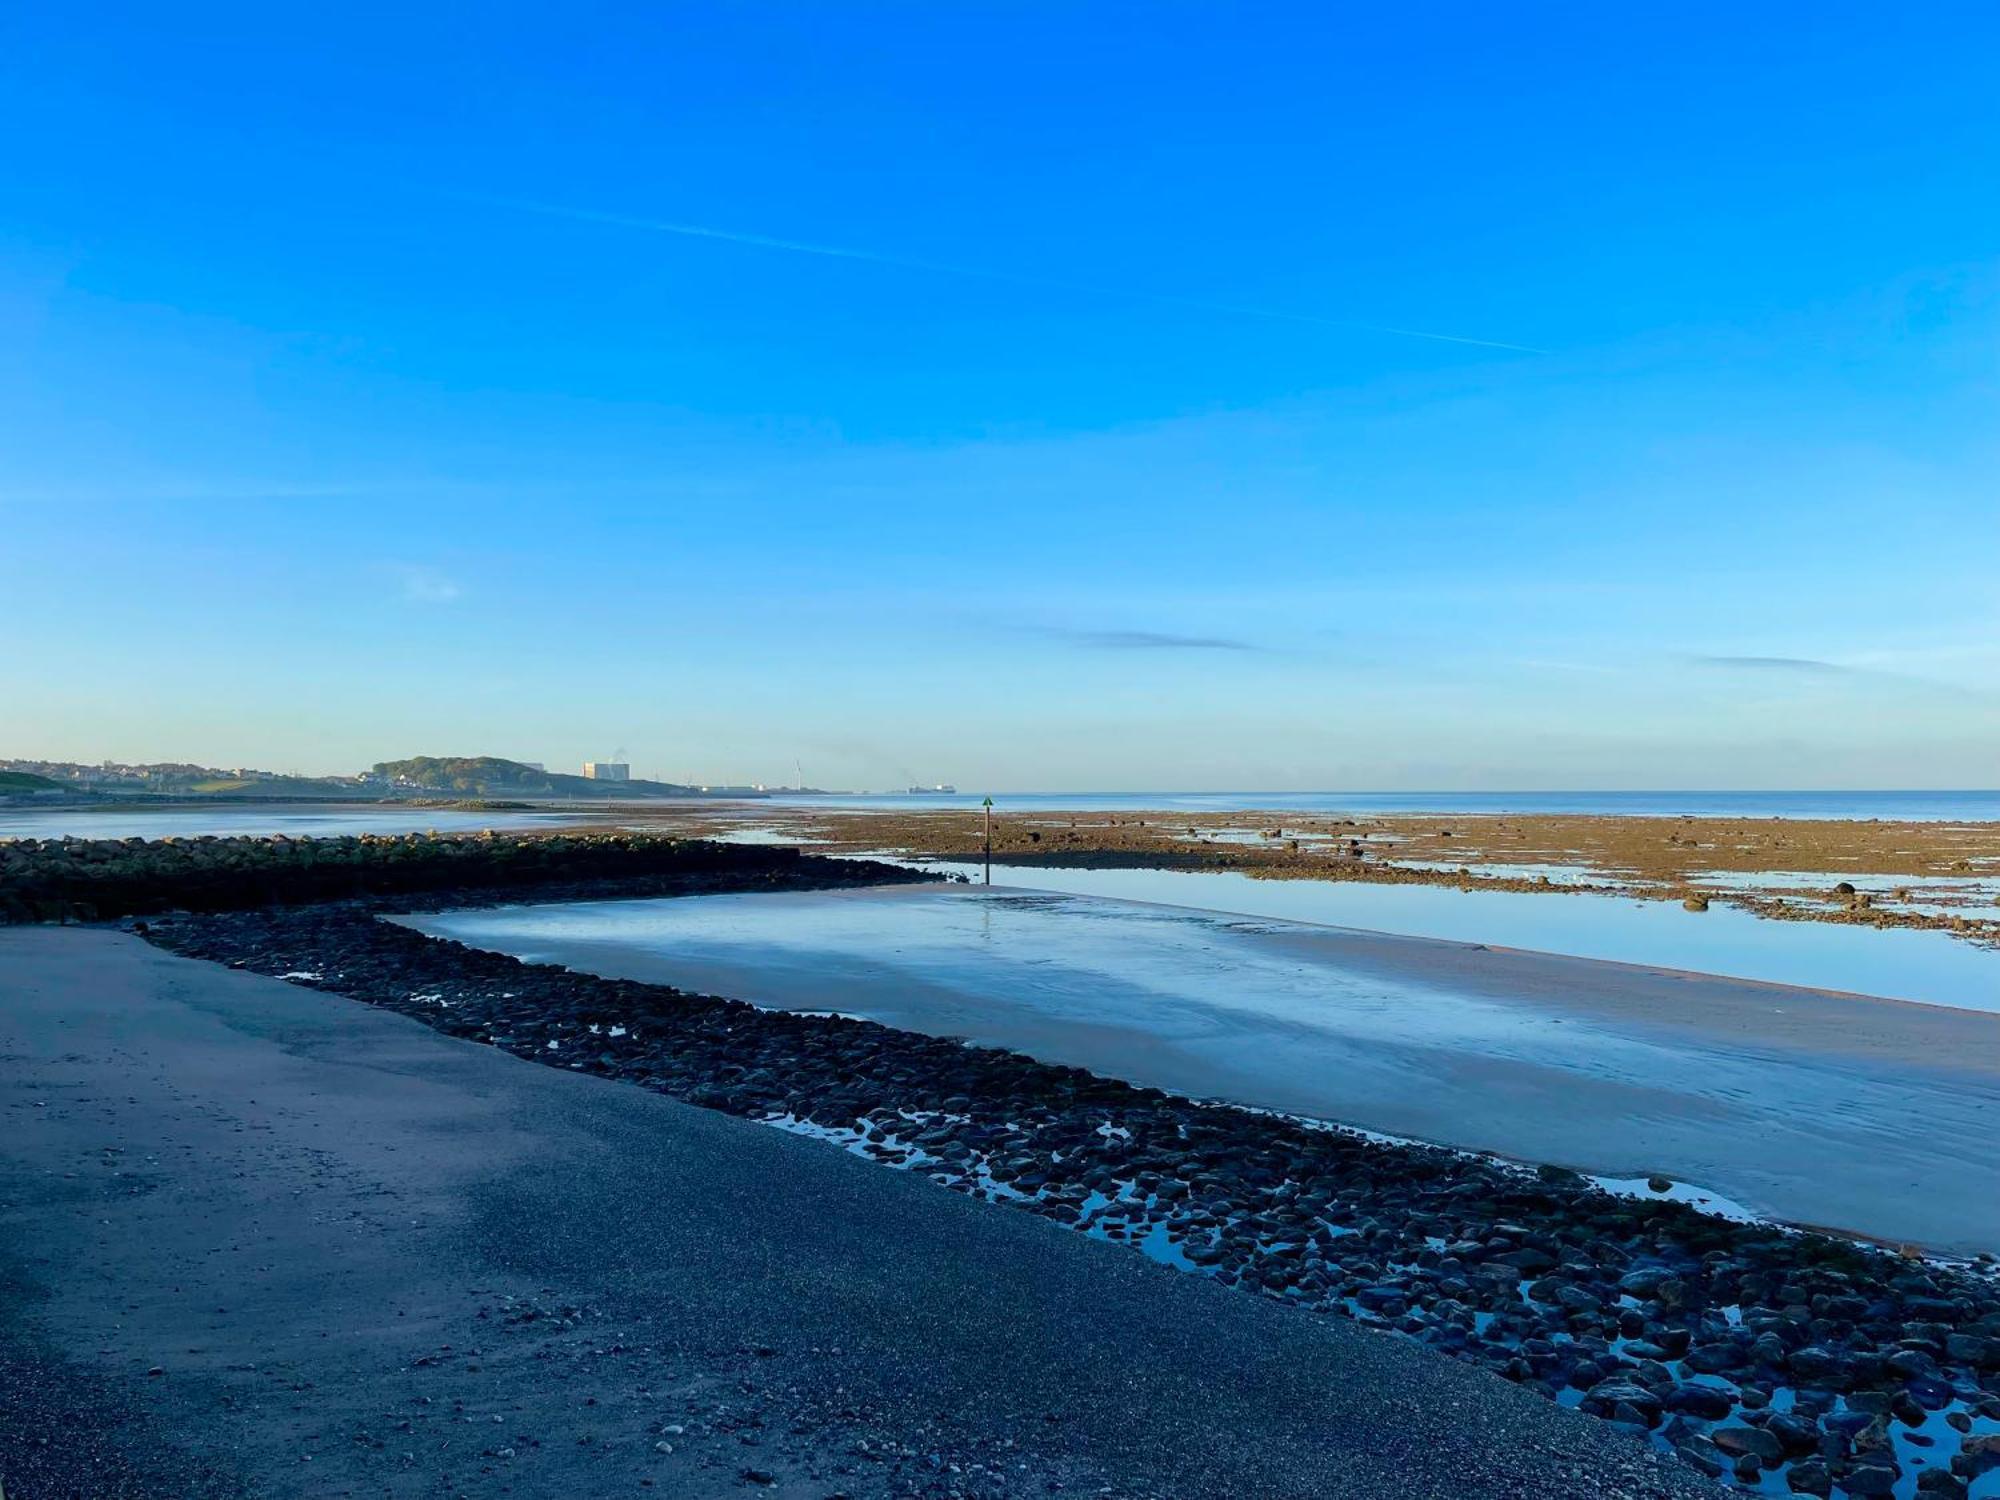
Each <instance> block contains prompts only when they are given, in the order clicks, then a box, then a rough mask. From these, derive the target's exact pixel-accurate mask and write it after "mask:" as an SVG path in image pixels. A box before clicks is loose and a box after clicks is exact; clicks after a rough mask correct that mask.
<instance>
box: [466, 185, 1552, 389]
mask: <svg viewBox="0 0 2000 1500" xmlns="http://www.w3.org/2000/svg"><path fill="white" fill-rule="evenodd" d="M473 201H475V202H480V203H488V204H492V205H494V206H495V207H499V208H512V209H518V210H519V211H521V212H522V213H531V214H543V215H545V216H547V217H549V218H552V219H574V220H576V221H578V222H580V223H584V224H608V225H612V226H614V227H616V228H620V229H644V230H650V231H651V232H653V233H655V234H677V235H681V236H683V237H685V238H687V239H695V240H720V241H722V242H724V243H726V244H731V245H749V246H751V247H753V248H754V249H758V250H783V251H786V252H787V253H789V254H792V255H819V256H824V257H826V258H828V259H830V260H858V261H865V262H867V263H868V264H870V265H877V266H894V267H896V268H898V269H899V270H904V271H925V272H929V273H930V274H932V275H936V276H962V277H969V278H972V279H974V280H978V281H1002V282H1006V283H1008V284H1009V285H1012V286H1029V287H1037V288H1040V289H1041V290H1043V291H1053V292H1070V293H1076V294H1081V295H1083V296H1092V297H1133V298H1137V299H1139V300H1140V301H1144V302H1156V303H1159V304H1161V305H1162V306H1166V307H1185V308H1188V309H1190V310H1192V311H1195V312H1210V313H1222V314H1225V315H1227V316H1231V317H1239V318H1262V319H1266V320H1268V321H1270V322H1274V323H1301V324H1305V325H1307V326H1309V327H1314V328H1339V329H1344V330H1346V331H1348V332H1351V333H1381V334H1388V335H1391V336H1393V337H1395V338H1404V339H1428V340H1430V341H1431V342H1432V343H1437V344H1469V345H1471V346H1472V347H1473V348H1475V349H1505V350H1507V351H1508V352H1509V353H1511V354H1549V353H1552V352H1553V351H1551V350H1548V349H1537V348H1535V347H1533V346H1532V345H1529V344H1507V343H1502V342H1501V341H1500V340H1498V339H1475V338H1467V337H1465V336H1464V335H1463V334H1456V333H1430V332H1427V331H1425V330H1424V329H1421V328H1395V327H1391V326H1389V325H1387V324H1382V323H1354V322H1348V321H1345V320H1343V319H1339V318H1316V317H1314V316H1312V315H1311V314H1310V313H1295V312H1284V311H1281V310H1280V309H1277V308H1271V307H1251V306H1245V305H1243V304H1240V303H1234V302H1209V301H1206V300H1203V299H1201V298H1196V297H1176V296H1173V295H1171V294H1168V293H1164V292H1146V291H1138V290H1134V289H1132V288H1130V287H1125V288H1113V287H1102V286H1088V285H1085V284H1083V283H1081V282H1074V281H1058V280H1054V279H1052V278H1050V277H1046V276H1029V275H1023V274H1022V273H1020V272H1018V271H996V270H991V269H988V268H986V267H983V266H955V265H948V264H946V263H945V262H942V261H935V260H918V259H916V258H914V257H911V256H903V255H884V254H882V253H881V252H879V251H875V250H852V249H848V248H846V247H845V246H841V245H815V244H813V243H811V242H810V241H807V240H788V239H780V238H778V237H777V236H775V235H768V234H745V233H742V232H740V231H738V230H734V229H715V228H711V227H710V226H708V225H705V224H677V223H675V222H673V221H672V220H669V219H647V218H640V217H638V216H636V215H633V214H614V213H602V212H600V211H598V210H596V209H589V208H567V207H564V206H563V205H561V204H555V203H536V202H533V201H530V200H527V199H521V198H490V197H483V196H481V197H477V198H475V199H474V200H473Z"/></svg>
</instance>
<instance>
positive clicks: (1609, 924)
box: [896, 860, 2000, 1012]
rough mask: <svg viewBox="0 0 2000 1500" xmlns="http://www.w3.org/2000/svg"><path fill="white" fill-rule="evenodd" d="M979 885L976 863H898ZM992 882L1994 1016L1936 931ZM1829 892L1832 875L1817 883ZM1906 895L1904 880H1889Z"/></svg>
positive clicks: (1703, 915) (1411, 890) (1201, 878)
mask: <svg viewBox="0 0 2000 1500" xmlns="http://www.w3.org/2000/svg"><path fill="white" fill-rule="evenodd" d="M896 863H899V864H902V863H917V864H919V867H920V868H923V869H933V870H938V871H940V872H943V873H948V874H954V875H963V876H965V877H967V878H968V879H972V880H977V879H978V878H979V875H980V869H979V867H978V866H977V865H972V864H964V863H945V862H928V861H927V862H916V861H904V860H898V861H896ZM994 869H995V871H996V872H997V875H996V878H999V879H1002V880H1006V881H1008V882H1011V883H1014V884H1018V885H1024V886H1033V887H1035V888H1037V889H1039V890H1050V891H1065V892H1068V893H1070V894H1072V895H1079V896H1104V897H1109V898H1113V899H1118V900H1125V901H1154V902H1162V903H1165V904H1168V905H1173V906H1189V907H1195V908H1198V909H1201V910H1204V911H1221V912H1236V913H1240V914H1242V915H1244V916H1254V917H1274V918H1280V919H1283V920H1285V921H1293V922H1312V923H1316V924H1323V925H1326V926H1332V927H1360V928H1366V929H1369V930H1371V931H1375V932H1395V933H1403V934H1407V935H1408V936H1411V937H1429V938H1441V939H1444V940H1446V941H1448V942H1459V943H1486V944H1489V945H1492V946H1494V947H1505V948H1528V949H1533V950H1535V951H1537V952H1542V953H1563V954H1569V955H1572V956H1574V957H1579V958H1597V959H1604V960H1607V961H1609V962H1611V963H1625V964H1646V965H1657V966H1659V967H1661V968H1667V969H1687V970H1690V971H1692V972H1694V973H1697V974H1723V975H1728V976H1729V977H1731V978H1735V979H1761V980H1766V981H1769V982H1771V983H1774V984H1795V985H1804V986H1807V987H1808V988H1812V989H1824V990H1848V991H1852V992H1853V993H1855V994H1862V995H1883V996H1889V997H1891V998H1894V999H1897V1000H1917V1001H1923V1002H1925V1003H1928V1004H1931V1005H1950V1006H1956V1007H1959V1008H1961V1009H1965V1010H1983V1011H1993V1012H2000V952H1995V951H1994V950H1992V949H1990V948H1981V947H1979V946H1977V945H1975V944H1973V943H1969V942H1967V941H1965V939H1963V938H1955V937H1952V936H1951V935H1950V934H1949V933H1944V932H1925V931H1921V930H1913V929H1907V928H1884V927H1849V926H1843V925H1841V924H1838V923H1832V922H1784V921H1777V920H1773V919H1771V918H1766V917H1758V916H1753V915H1752V914H1751V913H1749V912H1746V911H1734V910H1731V909H1729V908H1728V907H1725V906H1723V905H1721V904H1720V903H1718V904H1716V905H1714V906H1711V907H1710V908H1709V909H1708V910H1707V911H1703V912H1691V911H1686V910H1684V909H1683V908H1682V907H1681V906H1680V904H1679V903H1678V902H1673V901H1640V900H1637V899H1634V898H1631V897H1626V896H1599V895H1593V894H1589V893H1584V892H1563V891H1555V892H1535V891H1481V890H1472V891H1461V890H1457V889H1455V888H1453V887H1450V886H1436V885H1375V884H1371V883H1368V882H1364V881H1358V880H1259V879H1256V878H1254V877H1252V876H1249V875H1238V874H1233V873H1230V872H1227V871H1217V872H1210V871H1194V872H1185V873H1184V872H1182V871H1179V870H1061V869H1046V868H1042V867H1040V866H1034V867H1028V866H1021V867H1016V868H1011V869H1010V868H1006V867H1003V866H999V865H996V866H994ZM1824 878H1825V879H1826V881H1827V883H1828V885H1831V884H1832V882H1833V881H1835V880H1838V879H1839V878H1840V877H1839V876H1837V875H1835V876H1828V877H1824ZM1900 883H1901V884H1904V885H1915V884H1916V882H1915V881H1912V880H1904V881H1902V882H1900Z"/></svg>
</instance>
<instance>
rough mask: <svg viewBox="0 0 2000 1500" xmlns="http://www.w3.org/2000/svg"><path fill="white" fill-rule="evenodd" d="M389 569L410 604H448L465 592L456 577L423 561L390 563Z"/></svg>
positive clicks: (462, 595)
mask: <svg viewBox="0 0 2000 1500" xmlns="http://www.w3.org/2000/svg"><path fill="white" fill-rule="evenodd" d="M389 571H390V573H391V574H392V575H394V577H395V579H396V581H397V582H398V583H399V584H400V585H401V586H402V590H403V598H404V599H405V600H407V601H408V602H409V603H411V604H450V603H451V602H452V601H453V600H455V599H459V598H462V597H464V594H465V589H464V587H463V586H462V585H460V583H459V581H458V580H457V579H456V578H453V577H451V576H450V575H449V574H448V573H446V572H444V571H443V570H442V569H439V568H433V567H430V566H429V565H427V564H424V563H392V564H390V566H389Z"/></svg>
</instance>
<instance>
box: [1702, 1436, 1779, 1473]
mask: <svg viewBox="0 0 2000 1500" xmlns="http://www.w3.org/2000/svg"><path fill="white" fill-rule="evenodd" d="M1708 1438H1709V1441H1710V1442H1712V1443H1714V1444H1715V1446H1716V1447H1717V1448H1720V1449H1721V1450H1722V1451H1723V1452H1724V1453H1726V1454H1728V1455H1729V1456H1730V1457H1731V1458H1740V1457H1742V1456H1743V1455H1745V1454H1748V1455H1750V1456H1751V1457H1752V1458H1755V1459H1756V1460H1757V1461H1758V1462H1759V1463H1766V1464H1774V1463H1777V1462H1778V1461H1779V1460H1780V1459H1782V1458H1783V1457H1784V1456H1785V1450H1784V1448H1783V1447H1782V1446H1781V1445H1780V1444H1779V1442H1778V1440H1777V1439H1776V1438H1774V1437H1772V1436H1771V1434H1770V1433H1768V1432H1766V1431H1764V1429H1763V1428H1761V1427H1718V1428H1716V1429H1715V1431H1713V1432H1711V1433H1710V1434H1709V1435H1708Z"/></svg>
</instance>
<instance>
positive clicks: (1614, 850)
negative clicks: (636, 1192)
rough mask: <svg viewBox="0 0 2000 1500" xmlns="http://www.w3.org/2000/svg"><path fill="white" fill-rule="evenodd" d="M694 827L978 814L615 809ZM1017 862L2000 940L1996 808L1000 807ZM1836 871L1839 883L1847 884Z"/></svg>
mask: <svg viewBox="0 0 2000 1500" xmlns="http://www.w3.org/2000/svg"><path fill="white" fill-rule="evenodd" d="M628 815H629V819H630V821H631V822H633V823H635V824H642V825H644V826H648V827H659V828H662V829H665V830H675V831H685V832H688V833H692V834H700V835H703V836H724V837H730V836H734V837H741V836H743V834H744V832H745V831H746V830H755V832H754V833H752V837H755V838H757V839H758V840H759V841H782V839H783V838H784V837H787V836H789V837H794V838H798V839H801V840H805V841H809V842H810V843H812V844H813V845H814V846H815V847H816V848H818V849H820V850H822V851H824V852H827V853H843V852H846V853H852V852H860V851H866V850H894V851H897V852H900V853H904V854H909V855H913V856H916V857H920V858H934V859H960V860H963V859H973V858H977V857H979V855H980V854H981V852H982V851H983V849H984V847H985V823H984V819H983V817H982V815H981V814H979V813H977V812H970V811H964V810H956V809H946V810H936V809H913V810H910V811H882V810H879V809H863V808H852V809H840V808H833V809H829V808H820V807H814V808H799V807H790V808H787V807H781V806H763V807H760V806H757V805H754V804H738V805H735V806H713V805H711V806H706V807H703V806H691V807H679V808H646V809H625V810H622V811H621V815H620V816H621V820H625V819H626V818H627V816H628ZM993 854H994V857H995V859H996V860H998V861H999V862H1001V863H1003V864H1005V865H1009V866H1015V867H1023V868H1034V867H1044V868H1047V867H1063V866H1097V867H1140V868H1158V869H1176V870H1234V871H1240V872H1242V873H1245V874H1251V875H1257V876H1261V877H1264V878H1267V879H1274V880H1342V881H1367V882H1377V883H1392V884H1417V885H1437V886H1461V887H1465V888H1468V889H1474V890H1496V891H1523V892H1543V893H1547V894H1551V895H1560V894H1563V893H1579V892H1595V893H1599V894H1618V895H1627V896H1635V897H1639V898H1642V899H1647V900H1660V901H1674V902H1691V903H1693V904H1694V905H1696V906H1699V905H1700V904H1701V903H1703V902H1705V901H1718V902H1727V903H1729V904H1731V905H1734V906H1738V907H1741V908H1743V909H1745V910H1749V911H1753V912H1755V913H1757V914H1758V915H1760V916H1765V917H1772V918H1778V919H1782V920H1787V921H1814V922H1834V923H1840V924H1844V925H1854V926H1865V927H1893V928H1910V929H1918V930H1931V931H1939V932H1948V933H1951V934H1953V935H1955V936H1958V937H1963V938H1966V939H1969V940H1971V941H1975V942H1982V943H1986V944H2000V910H1996V897H2000V825H1996V824H1992V823H1948V822H1888V821H1876V820H1868V821H1862V820H1854V819H1838V818H1824V819H1809V818H1742V817H1693V816H1686V817H1632V816H1607V815H1596V814H1583V813H1551V814H1540V815H1525V814H1505V815H1502V814H1436V813H1432V814H1415V813H1381V814H1368V815H1357V816H1352V817H1342V816H1339V815H1337V814H1327V813H1297V812H1289V813H1287V812H1264V813H1259V812H1251V811H1245V812H1229V813H1218V812H1196V813H1188V812H1180V811H1166V810H1163V811H1158V812H1141V811H1120V812H1085V811H1077V812H1061V813H1053V812H1035V811H1023V812H1018V813H1016V812H1005V811H1003V813H1002V815H1001V816H999V817H997V818H996V819H995V820H994V827H993ZM1843 887H1845V888H1843Z"/></svg>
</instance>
